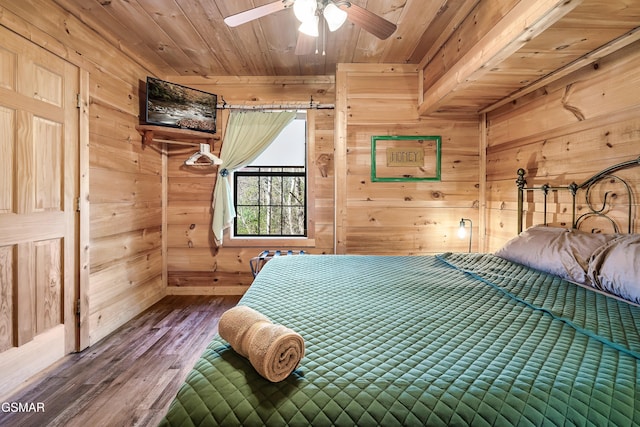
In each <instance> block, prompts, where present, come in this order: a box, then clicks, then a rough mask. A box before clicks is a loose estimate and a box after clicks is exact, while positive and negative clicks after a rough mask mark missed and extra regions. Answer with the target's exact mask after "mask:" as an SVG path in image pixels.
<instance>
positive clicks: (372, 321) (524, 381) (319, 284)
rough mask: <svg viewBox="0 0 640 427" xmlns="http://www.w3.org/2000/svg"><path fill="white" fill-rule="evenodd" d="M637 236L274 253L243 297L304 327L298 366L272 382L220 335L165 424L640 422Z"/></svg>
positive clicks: (563, 235)
mask: <svg viewBox="0 0 640 427" xmlns="http://www.w3.org/2000/svg"><path fill="white" fill-rule="evenodd" d="M625 167H628V165H627V166H625ZM606 176H610V172H609V173H608V174H607V175H606ZM523 179H524V178H523ZM606 180H607V181H610V178H607V179H606ZM518 185H519V187H520V186H521V185H522V188H520V189H519V191H523V189H524V188H526V184H521V183H519V184H518ZM630 197H632V196H630ZM629 204H633V202H632V201H630V202H629ZM598 209H599V208H598ZM603 212H604V210H602V212H601V213H603ZM520 214H522V212H521V213H520ZM545 219H546V218H545ZM630 220H631V221H632V220H633V218H631V219H630ZM573 224H575V222H574V223H573ZM603 236H604V237H603ZM549 242H552V243H549ZM532 248H537V249H535V250H533V249H532ZM544 248H546V249H544ZM639 248H640V236H638V235H637V234H633V233H631V234H629V233H619V232H617V233H612V234H603V233H595V234H594V233H585V232H581V231H579V230H576V229H573V228H570V229H560V228H552V227H547V226H537V227H530V228H528V229H527V230H525V231H523V232H522V233H520V234H519V235H518V236H517V237H516V238H514V239H512V240H511V241H510V242H509V243H508V244H507V245H505V248H503V249H501V251H498V252H496V253H495V254H456V253H444V254H440V255H436V256H366V255H304V256H298V257H279V258H274V259H273V260H271V261H270V262H269V263H267V264H266V265H265V266H264V268H263V269H262V270H261V271H260V273H259V274H258V276H257V277H256V279H255V281H254V283H253V284H252V286H251V287H250V288H249V290H248V291H247V293H246V294H245V295H244V296H243V298H242V299H241V301H240V303H239V304H241V305H246V306H248V307H251V308H253V309H255V310H257V311H259V312H260V313H263V314H264V315H266V316H267V317H268V318H270V319H271V320H273V321H274V322H277V323H279V324H283V325H286V326H288V327H289V328H291V329H293V330H295V331H297V332H299V333H300V334H301V335H302V336H303V337H304V340H305V346H306V352H305V355H304V357H303V358H302V360H301V362H300V365H299V366H298V368H297V369H296V370H295V371H293V373H292V374H291V375H289V376H288V377H287V378H286V379H285V380H283V381H280V382H276V383H274V382H270V381H268V380H266V379H265V378H263V377H261V376H260V375H259V374H258V373H257V372H256V370H255V369H254V368H253V367H252V365H251V363H250V362H249V360H247V359H246V358H244V357H242V356H240V355H238V354H237V353H236V352H235V351H234V350H233V349H232V348H231V347H230V346H229V344H228V343H227V342H226V341H224V340H223V339H222V338H220V337H219V336H216V337H215V338H214V339H213V340H212V342H211V343H210V344H209V346H208V347H207V349H206V351H205V352H204V353H203V355H202V356H201V358H200V359H199V360H198V362H197V363H196V365H195V366H194V368H193V370H192V371H191V373H190V374H189V375H188V377H187V379H186V381H185V383H184V384H183V386H182V387H181V389H180V391H179V392H178V394H177V396H176V398H175V399H174V401H173V402H172V404H171V406H170V408H169V410H168V412H167V414H166V416H165V418H164V419H163V421H162V423H161V425H166V426H168V425H173V426H188V425H195V426H206V425H221V426H233V425H238V426H263V425H270V426H284V425H287V426H296V425H297V426H309V425H312V426H354V425H358V426H375V425H380V426H393V425H398V426H411V425H417V426H418V425H434V426H435V425H443V426H444V425H477V426H491V425H494V426H497V425H534V426H539V425H616V426H631V425H640V362H639V361H640V307H639V306H638V304H636V302H640V295H638V293H639V292H638V289H635V288H634V286H635V287H636V288H637V287H640V286H636V285H638V277H640V272H639V271H638V270H637V269H638V266H637V265H636V264H637V260H638V259H640V258H638V257H640V249H639ZM549 249H551V251H550V252H548V251H549ZM554 251H557V252H554ZM634 251H635V252H634ZM523 252H524V254H523ZM549 253H551V255H549ZM567 253H570V255H567ZM628 253H631V255H630V258H629V257H627V258H629V260H627V261H624V260H622V261H621V257H622V258H625V256H624V254H628ZM514 254H519V255H518V256H523V257H524V258H527V259H525V260H518V259H516V260H514V259H512V258H513V255H514ZM532 254H533V255H532ZM535 254H537V255H535ZM558 254H561V255H558ZM536 262H538V263H540V265H535V264H536ZM624 262H627V263H628V264H629V265H627V266H626V267H625V266H624V265H623V264H624ZM596 264H597V265H596ZM539 267H541V268H539ZM620 268H626V271H625V273H624V274H626V276H625V275H624V274H623V276H622V279H621V278H620V275H619V274H618V272H619V270H620ZM556 269H557V270H558V271H556ZM558 273H559V274H558ZM579 281H583V282H586V284H585V283H574V282H579ZM621 282H623V284H624V285H625V286H622V287H621V286H619V285H620V283H621ZM611 286H613V287H611ZM621 288H622V289H621ZM629 292H630V293H631V294H629ZM635 298H638V299H637V300H636V299H635Z"/></svg>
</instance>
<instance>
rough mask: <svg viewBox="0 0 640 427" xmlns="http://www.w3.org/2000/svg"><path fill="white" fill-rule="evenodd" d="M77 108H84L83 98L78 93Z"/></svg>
mask: <svg viewBox="0 0 640 427" xmlns="http://www.w3.org/2000/svg"><path fill="white" fill-rule="evenodd" d="M76 102H77V104H76V108H82V98H80V94H79V93H76Z"/></svg>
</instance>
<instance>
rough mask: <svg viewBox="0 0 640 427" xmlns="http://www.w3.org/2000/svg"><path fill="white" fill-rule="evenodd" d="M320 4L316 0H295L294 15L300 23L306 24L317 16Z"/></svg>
mask: <svg viewBox="0 0 640 427" xmlns="http://www.w3.org/2000/svg"><path fill="white" fill-rule="evenodd" d="M317 8H318V3H316V0H295V2H294V3H293V14H294V15H296V18H298V21H300V22H302V23H304V22H306V21H308V20H309V19H311V17H313V16H315V15H316V9H317Z"/></svg>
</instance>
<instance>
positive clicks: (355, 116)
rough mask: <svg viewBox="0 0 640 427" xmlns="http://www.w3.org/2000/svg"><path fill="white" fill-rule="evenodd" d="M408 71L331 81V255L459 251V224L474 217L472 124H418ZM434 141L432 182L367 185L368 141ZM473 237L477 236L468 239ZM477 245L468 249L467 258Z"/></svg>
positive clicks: (354, 70) (372, 69)
mask: <svg viewBox="0 0 640 427" xmlns="http://www.w3.org/2000/svg"><path fill="white" fill-rule="evenodd" d="M418 84H419V78H418V71H417V69H416V66H410V65H389V64H387V65H364V64H340V66H339V67H338V72H337V75H336V93H337V99H336V107H337V113H336V114H338V118H337V120H336V126H337V128H336V154H335V158H336V159H335V169H336V176H337V179H336V209H337V215H336V251H337V252H338V253H354V254H393V255H400V254H428V253H439V252H443V251H467V250H468V240H460V239H459V238H458V237H457V229H458V224H459V221H460V218H462V217H464V218H470V219H471V220H472V221H473V225H474V231H477V227H478V218H479V216H478V213H479V186H480V182H479V170H480V169H479V166H480V165H479V158H480V156H479V121H478V118H477V117H476V116H473V117H455V118H446V117H419V116H418V110H417V105H418ZM375 135H414V136H415V135H439V136H441V137H442V179H441V181H440V182H428V181H427V182H425V181H423V182H372V181H371V136H375ZM476 235H477V234H476ZM477 248H478V240H477V239H475V240H474V241H473V250H476V249H477Z"/></svg>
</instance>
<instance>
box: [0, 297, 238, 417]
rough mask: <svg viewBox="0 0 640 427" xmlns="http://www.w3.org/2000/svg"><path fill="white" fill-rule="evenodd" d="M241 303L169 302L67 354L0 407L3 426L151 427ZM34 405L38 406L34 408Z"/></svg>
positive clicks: (216, 300) (194, 299) (208, 299)
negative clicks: (223, 319)
mask: <svg viewBox="0 0 640 427" xmlns="http://www.w3.org/2000/svg"><path fill="white" fill-rule="evenodd" d="M238 300H239V297H236V296H233V297H213V296H197V297H196V296H186V297H185V296H170V297H166V298H164V299H163V300H162V301H160V302H158V303H157V304H155V305H154V306H153V307H151V308H150V309H148V310H147V311H145V312H144V313H142V314H141V315H139V316H138V317H136V318H135V319H133V320H132V321H130V322H128V323H127V324H125V325H124V326H122V327H121V328H119V329H118V330H117V331H116V332H114V333H113V334H111V335H109V336H108V337H106V338H105V339H103V340H102V341H100V342H98V343H97V344H95V345H93V346H92V347H90V348H88V349H86V350H84V351H83V352H81V353H76V354H71V355H68V356H67V357H65V358H64V359H63V360H62V361H60V362H58V363H57V364H56V365H54V366H53V367H52V368H50V369H48V370H47V372H45V373H43V374H42V375H40V376H39V377H38V378H37V379H35V380H33V381H31V383H30V384H29V385H28V386H27V387H26V388H24V389H23V390H21V391H19V392H18V393H16V394H15V395H13V396H12V397H10V398H9V399H7V401H6V402H4V403H3V404H4V405H5V409H7V408H8V407H7V406H6V405H7V404H8V403H11V402H18V403H21V404H23V405H24V404H32V403H33V404H34V405H33V407H32V408H35V409H38V408H40V409H42V408H43V409H44V410H43V411H38V412H29V413H12V412H10V411H9V412H7V411H4V410H3V411H0V426H12V427H13V426H65V427H67V426H82V427H85V426H109V427H111V426H155V425H157V424H158V422H159V421H160V419H161V418H162V417H163V415H164V413H165V412H166V410H167V408H168V406H169V404H170V403H171V401H172V400H173V397H174V396H175V394H176V392H177V391H178V388H179V386H180V384H181V383H182V382H183V381H184V378H185V377H186V375H187V373H188V372H189V370H190V369H191V367H192V366H193V365H194V363H195V361H196V359H197V358H198V357H199V356H200V354H201V353H202V352H203V351H204V348H205V347H206V345H207V344H208V342H209V341H210V340H211V338H212V337H213V335H214V334H215V333H217V331H218V319H219V318H220V316H221V314H222V313H223V312H224V311H225V310H227V309H229V308H231V307H233V306H234V305H235V304H236V303H237V302H238ZM38 405H39V406H38Z"/></svg>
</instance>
